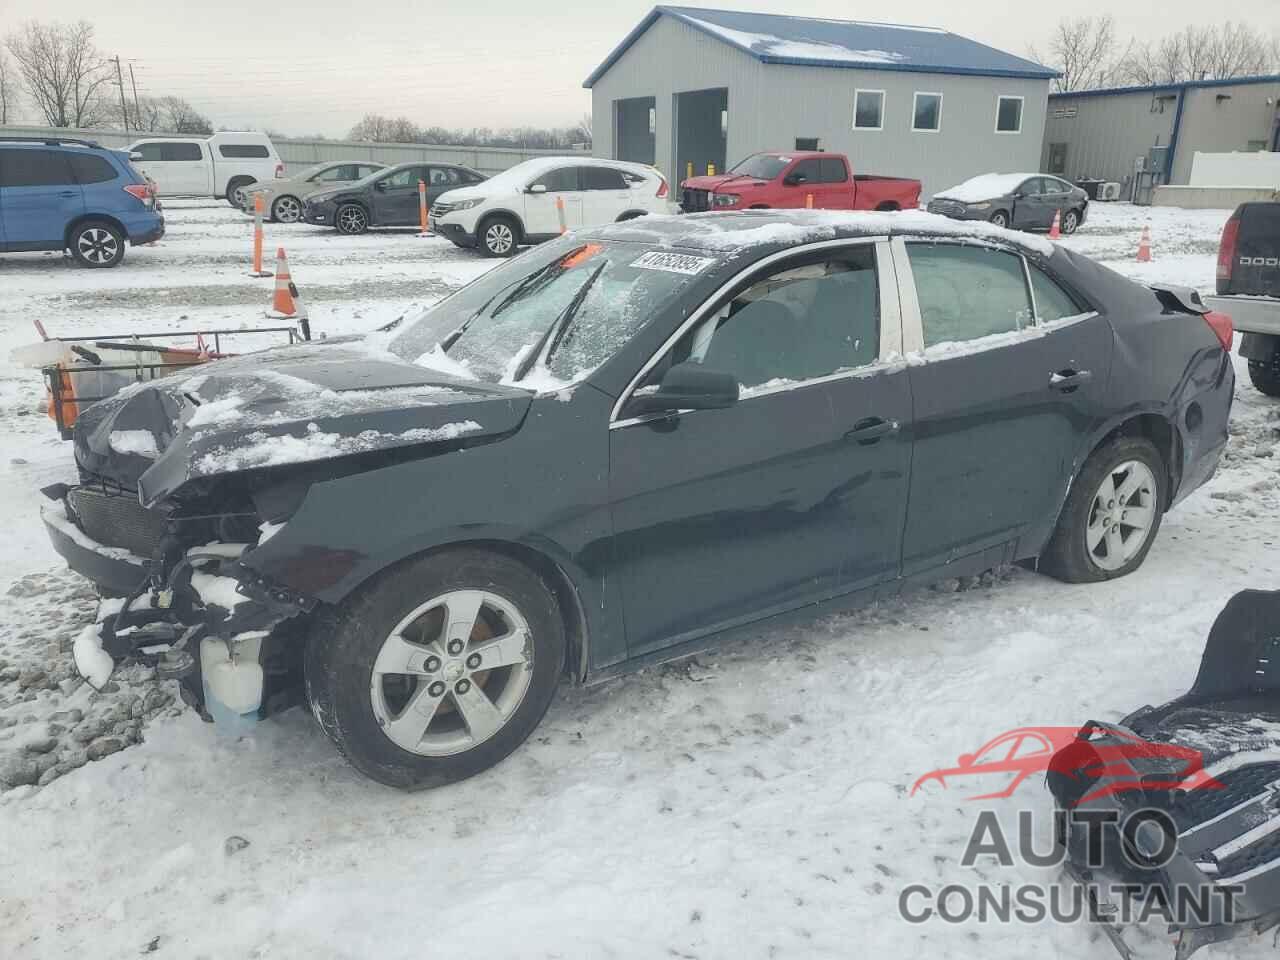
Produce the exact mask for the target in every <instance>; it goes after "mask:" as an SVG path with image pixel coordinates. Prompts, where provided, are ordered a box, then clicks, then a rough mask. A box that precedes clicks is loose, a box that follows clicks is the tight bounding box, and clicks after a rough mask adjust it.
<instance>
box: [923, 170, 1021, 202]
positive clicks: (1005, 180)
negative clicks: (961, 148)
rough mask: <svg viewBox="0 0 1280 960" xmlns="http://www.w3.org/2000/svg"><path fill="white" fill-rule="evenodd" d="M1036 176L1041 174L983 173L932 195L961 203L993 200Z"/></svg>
mask: <svg viewBox="0 0 1280 960" xmlns="http://www.w3.org/2000/svg"><path fill="white" fill-rule="evenodd" d="M1038 176H1041V174H1038V173H984V174H982V175H980V176H977V177H971V178H969V179H968V180H966V181H965V182H964V183H958V184H956V185H955V186H954V187H947V189H945V190H939V191H938V192H937V193H935V194H934V196H935V197H937V198H940V199H945V200H959V201H961V202H962V203H977V202H978V201H980V200H994V199H995V198H996V197H1004V196H1008V195H1009V194H1011V193H1013V191H1015V190H1017V189H1018V187H1020V186H1022V184H1023V182H1024V181H1026V180H1029V179H1030V178H1031V177H1038Z"/></svg>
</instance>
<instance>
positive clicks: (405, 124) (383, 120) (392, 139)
mask: <svg viewBox="0 0 1280 960" xmlns="http://www.w3.org/2000/svg"><path fill="white" fill-rule="evenodd" d="M347 139H348V140H374V141H378V142H381V143H413V142H415V141H416V140H418V139H419V130H418V126H417V124H415V123H414V122H413V121H412V120H410V119H408V118H407V117H394V118H392V117H384V116H382V115H381V114H378V113H366V114H365V115H364V117H363V118H362V119H361V121H360V122H359V123H357V124H356V125H355V126H354V127H352V128H351V132H350V133H348V134H347Z"/></svg>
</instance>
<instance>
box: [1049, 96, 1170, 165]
mask: <svg viewBox="0 0 1280 960" xmlns="http://www.w3.org/2000/svg"><path fill="white" fill-rule="evenodd" d="M1162 97H1164V99H1161V98H1162ZM1177 109H1178V101H1177V99H1176V91H1163V92H1159V93H1151V92H1150V91H1148V92H1146V93H1124V94H1113V95H1108V96H1101V97H1097V96H1095V97H1090V96H1079V97H1072V96H1062V97H1054V98H1053V99H1051V100H1050V101H1049V116H1048V119H1047V121H1046V122H1045V132H1044V153H1043V162H1044V166H1045V168H1046V169H1048V164H1049V150H1050V146H1051V145H1052V144H1054V143H1065V144H1066V145H1067V165H1066V170H1065V171H1064V172H1063V174H1062V176H1065V177H1066V178H1067V179H1068V180H1079V179H1082V178H1086V177H1096V178H1098V179H1101V180H1114V181H1116V182H1117V183H1123V184H1128V183H1129V182H1130V180H1131V178H1132V175H1133V162H1134V159H1135V158H1136V157H1145V156H1146V155H1147V151H1148V150H1149V149H1150V148H1151V147H1154V146H1168V144H1169V138H1170V137H1171V136H1172V135H1173V118H1174V115H1175V114H1176V113H1177Z"/></svg>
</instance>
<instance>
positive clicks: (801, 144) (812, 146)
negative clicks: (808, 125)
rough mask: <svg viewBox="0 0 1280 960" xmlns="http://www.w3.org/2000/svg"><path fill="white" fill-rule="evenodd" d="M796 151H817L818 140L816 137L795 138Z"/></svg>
mask: <svg viewBox="0 0 1280 960" xmlns="http://www.w3.org/2000/svg"><path fill="white" fill-rule="evenodd" d="M796 149H797V150H817V149H819V147H818V138H817V137H796Z"/></svg>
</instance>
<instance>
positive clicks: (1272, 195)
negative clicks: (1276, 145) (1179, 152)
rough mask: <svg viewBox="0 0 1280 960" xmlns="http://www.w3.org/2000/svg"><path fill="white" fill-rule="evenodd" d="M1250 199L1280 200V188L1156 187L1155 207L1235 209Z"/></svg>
mask: <svg viewBox="0 0 1280 960" xmlns="http://www.w3.org/2000/svg"><path fill="white" fill-rule="evenodd" d="M1250 200H1280V189H1275V190H1273V189H1271V188H1270V187H1190V186H1172V185H1165V186H1163V187H1156V189H1155V191H1154V193H1153V194H1152V197H1151V205H1152V206H1153V207H1181V208H1183V209H1184V210H1234V209H1235V208H1236V207H1237V206H1239V205H1240V204H1242V203H1248V202H1249V201H1250Z"/></svg>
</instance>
